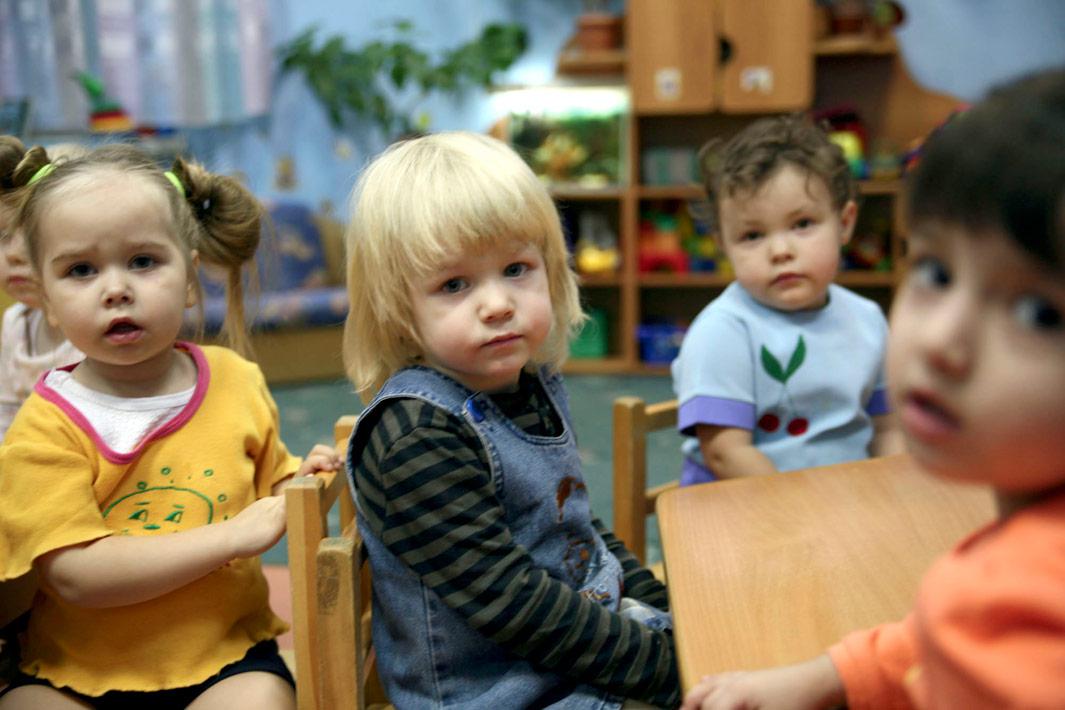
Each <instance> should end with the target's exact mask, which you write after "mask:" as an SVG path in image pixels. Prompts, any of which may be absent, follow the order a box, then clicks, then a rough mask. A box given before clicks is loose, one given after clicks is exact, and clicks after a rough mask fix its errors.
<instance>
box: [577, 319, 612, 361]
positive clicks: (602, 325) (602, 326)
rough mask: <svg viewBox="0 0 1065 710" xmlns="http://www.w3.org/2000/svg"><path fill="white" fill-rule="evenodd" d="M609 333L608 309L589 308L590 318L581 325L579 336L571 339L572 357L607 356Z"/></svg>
mask: <svg viewBox="0 0 1065 710" xmlns="http://www.w3.org/2000/svg"><path fill="white" fill-rule="evenodd" d="M609 335H610V331H609V325H608V320H607V314H606V311H604V310H603V309H602V308H589V309H588V320H587V321H585V322H584V325H583V326H581V329H580V332H578V333H577V336H576V337H575V338H574V339H573V340H571V341H570V344H569V354H570V357H572V358H575V359H585V358H600V357H606V355H607V343H608V342H609V340H610V338H609Z"/></svg>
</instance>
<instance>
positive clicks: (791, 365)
mask: <svg viewBox="0 0 1065 710" xmlns="http://www.w3.org/2000/svg"><path fill="white" fill-rule="evenodd" d="M805 359H806V341H804V340H803V339H802V336H801V335H800V336H799V344H798V345H796V346H795V352H793V353H792V354H791V359H790V360H788V369H787V370H785V371H784V379H785V380H788V379H790V378H791V376H792V375H794V374H795V371H796V370H798V369H799V368H800V367H802V362H803V360H805Z"/></svg>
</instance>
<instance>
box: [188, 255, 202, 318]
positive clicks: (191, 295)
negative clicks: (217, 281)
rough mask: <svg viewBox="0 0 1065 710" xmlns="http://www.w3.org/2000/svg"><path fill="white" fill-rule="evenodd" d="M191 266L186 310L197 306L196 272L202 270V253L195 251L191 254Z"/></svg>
mask: <svg viewBox="0 0 1065 710" xmlns="http://www.w3.org/2000/svg"><path fill="white" fill-rule="evenodd" d="M189 264H190V268H191V271H192V273H190V274H189V282H188V284H187V285H186V286H185V308H192V307H193V306H195V305H196V300H197V299H196V272H197V271H199V269H200V252H198V251H197V250H195V249H193V250H192V251H191V252H190V253H189Z"/></svg>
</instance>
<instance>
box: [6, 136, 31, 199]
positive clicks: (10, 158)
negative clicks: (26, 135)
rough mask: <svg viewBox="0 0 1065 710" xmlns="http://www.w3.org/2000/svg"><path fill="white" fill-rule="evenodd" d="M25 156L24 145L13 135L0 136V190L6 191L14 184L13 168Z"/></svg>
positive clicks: (13, 187)
mask: <svg viewBox="0 0 1065 710" xmlns="http://www.w3.org/2000/svg"><path fill="white" fill-rule="evenodd" d="M25 156H26V147H25V146H24V145H22V141H20V140H19V139H18V138H16V137H15V136H0V190H2V191H3V192H5V193H6V192H8V191H10V190H13V189H15V187H17V186H16V185H15V169H16V168H17V167H18V164H19V162H20V161H21V160H22V159H23V158H24V157H25Z"/></svg>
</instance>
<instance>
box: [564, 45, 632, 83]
mask: <svg viewBox="0 0 1065 710" xmlns="http://www.w3.org/2000/svg"><path fill="white" fill-rule="evenodd" d="M555 71H556V72H557V73H558V74H560V75H564V76H582V75H588V74H594V75H601V74H621V73H623V72H624V71H625V51H624V50H621V49H603V50H597V51H593V52H587V51H583V50H581V49H578V48H575V47H568V48H565V49H563V50H562V51H561V52H560V53H559V55H558V64H557V65H556V69H555Z"/></svg>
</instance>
